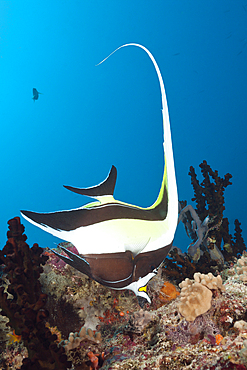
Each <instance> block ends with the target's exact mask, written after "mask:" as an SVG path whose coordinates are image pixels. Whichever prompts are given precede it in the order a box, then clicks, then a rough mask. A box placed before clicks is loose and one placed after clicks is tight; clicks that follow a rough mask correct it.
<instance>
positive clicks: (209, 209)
mask: <svg viewBox="0 0 247 370" xmlns="http://www.w3.org/2000/svg"><path fill="white" fill-rule="evenodd" d="M199 167H200V168H201V172H202V176H203V181H202V182H201V183H199V181H198V179H197V175H196V173H195V169H194V168H193V167H192V166H191V167H190V172H189V175H190V176H191V183H192V186H193V189H194V195H195V196H194V198H192V201H195V202H196V212H197V214H198V216H199V218H200V220H201V221H203V220H205V219H206V217H208V216H209V220H210V221H209V224H208V229H209V230H208V233H207V238H206V240H205V241H204V243H203V244H204V247H205V248H207V249H208V251H209V253H210V254H211V255H213V253H215V252H216V255H217V254H219V253H221V252H222V254H223V255H224V258H225V259H226V260H227V261H228V260H230V259H231V258H232V255H233V256H236V257H237V254H239V253H242V251H243V250H244V249H246V246H245V244H244V241H243V238H242V236H241V229H240V223H239V221H238V220H235V241H234V240H233V239H232V236H231V235H230V234H229V226H228V225H229V222H228V220H227V218H224V217H223V212H224V210H225V206H224V203H225V198H224V191H225V189H226V187H227V186H229V185H231V184H232V183H231V182H230V179H231V178H232V175H231V174H229V173H227V174H226V175H225V176H224V177H223V178H221V177H220V176H219V175H218V171H213V170H212V168H211V167H210V166H209V165H208V164H207V162H206V161H203V162H202V163H201V164H200V165H199ZM222 241H223V242H224V244H230V245H231V247H232V253H230V255H229V252H228V251H227V250H225V249H223V250H221V244H222ZM214 250H215V252H214ZM193 252H194V251H193Z"/></svg>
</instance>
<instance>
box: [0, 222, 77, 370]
mask: <svg viewBox="0 0 247 370" xmlns="http://www.w3.org/2000/svg"><path fill="white" fill-rule="evenodd" d="M8 224H9V231H8V233H7V237H8V241H7V243H6V245H5V247H4V248H3V250H1V251H0V259H1V261H2V263H3V264H4V265H5V267H4V273H5V274H6V277H7V279H8V281H9V286H8V292H9V293H10V294H12V296H13V298H12V299H8V294H7V293H5V292H4V287H0V307H1V308H2V315H5V316H7V317H8V318H9V322H8V323H7V325H8V326H11V327H12V328H13V329H14V330H15V333H16V334H17V335H21V338H22V341H23V343H24V345H25V347H26V348H27V350H28V358H25V359H24V360H23V364H22V366H21V369H22V370H29V369H32V370H41V369H59V370H62V369H64V370H67V369H68V368H70V367H71V363H70V362H68V361H67V356H66V354H65V350H64V348H62V347H60V348H59V347H58V346H57V344H56V342H55V341H56V339H57V336H56V335H55V334H52V333H51V331H50V330H49V329H48V328H47V327H46V325H45V323H46V320H47V318H48V316H49V312H48V311H47V310H46V309H45V304H46V298H47V296H46V294H43V292H42V290H41V284H40V282H39V277H40V273H41V272H42V271H43V267H42V265H44V264H45V262H46V260H47V257H46V256H43V255H42V252H43V250H42V248H40V247H39V246H38V244H34V245H33V247H32V248H29V246H28V244H27V243H26V242H25V241H26V239H27V237H26V235H24V234H23V232H24V226H23V225H22V224H21V223H20V218H19V217H15V218H13V219H11V220H9V221H8Z"/></svg>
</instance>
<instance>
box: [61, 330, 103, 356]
mask: <svg viewBox="0 0 247 370" xmlns="http://www.w3.org/2000/svg"><path fill="white" fill-rule="evenodd" d="M81 342H93V343H100V342H101V334H100V332H98V333H95V334H94V333H93V331H92V329H86V328H85V326H83V327H82V328H81V330H80V331H79V333H77V332H76V333H72V332H71V333H70V334H69V338H68V339H65V340H63V341H62V342H60V345H62V346H63V347H64V348H65V350H66V351H70V350H71V349H74V348H76V347H79V346H80V345H81Z"/></svg>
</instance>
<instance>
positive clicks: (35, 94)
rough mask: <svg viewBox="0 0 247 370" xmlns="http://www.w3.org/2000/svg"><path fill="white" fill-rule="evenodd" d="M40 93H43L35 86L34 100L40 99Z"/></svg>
mask: <svg viewBox="0 0 247 370" xmlns="http://www.w3.org/2000/svg"><path fill="white" fill-rule="evenodd" d="M39 94H42V93H41V92H38V90H37V89H35V87H34V88H33V97H32V99H33V101H34V102H35V100H38V99H39Z"/></svg>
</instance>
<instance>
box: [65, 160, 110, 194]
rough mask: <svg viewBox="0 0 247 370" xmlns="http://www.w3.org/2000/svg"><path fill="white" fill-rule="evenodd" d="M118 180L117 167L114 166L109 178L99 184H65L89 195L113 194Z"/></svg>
mask: <svg viewBox="0 0 247 370" xmlns="http://www.w3.org/2000/svg"><path fill="white" fill-rule="evenodd" d="M116 180H117V169H116V167H115V166H112V168H111V170H110V172H109V174H108V176H107V178H106V179H105V180H104V181H103V182H101V183H100V184H99V185H96V186H92V187H90V188H74V187H72V186H67V185H64V187H65V188H66V189H68V190H70V191H73V192H74V193H77V194H81V195H87V196H88V197H98V196H102V195H113V192H114V189H115V185H116Z"/></svg>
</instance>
